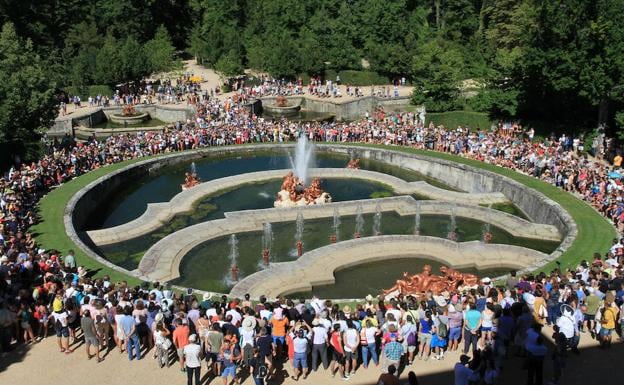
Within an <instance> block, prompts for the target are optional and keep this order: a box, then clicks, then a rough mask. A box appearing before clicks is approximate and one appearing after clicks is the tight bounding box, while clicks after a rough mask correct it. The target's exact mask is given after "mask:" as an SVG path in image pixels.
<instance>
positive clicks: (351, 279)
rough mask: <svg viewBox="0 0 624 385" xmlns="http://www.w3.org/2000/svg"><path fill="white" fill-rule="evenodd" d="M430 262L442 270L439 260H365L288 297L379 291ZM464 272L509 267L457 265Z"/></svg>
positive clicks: (347, 295) (483, 273)
mask: <svg viewBox="0 0 624 385" xmlns="http://www.w3.org/2000/svg"><path fill="white" fill-rule="evenodd" d="M425 264H427V265H431V268H432V269H433V274H438V275H439V274H440V266H442V264H441V263H440V262H438V261H434V260H431V259H427V257H423V258H422V259H406V258H401V257H388V258H387V259H385V260H384V261H378V262H371V263H365V264H362V265H358V266H352V267H349V268H348V269H344V270H338V271H335V272H334V277H335V278H336V282H335V283H334V284H332V285H323V286H314V287H312V291H308V292H299V293H292V294H289V295H288V296H287V297H289V298H295V299H296V298H312V296H313V295H316V296H318V297H319V298H363V297H365V296H366V295H368V294H372V295H373V296H375V295H377V294H380V293H381V291H382V290H383V289H388V288H390V287H392V286H393V285H394V284H395V282H396V280H397V279H399V278H401V277H402V276H403V272H405V271H407V272H408V273H410V274H416V273H420V272H421V271H422V268H423V266H424V265H425ZM458 270H459V271H461V272H462V273H471V274H476V275H477V276H479V277H497V276H500V275H503V274H506V273H508V272H509V271H508V270H491V269H487V270H477V269H474V268H468V269H458Z"/></svg>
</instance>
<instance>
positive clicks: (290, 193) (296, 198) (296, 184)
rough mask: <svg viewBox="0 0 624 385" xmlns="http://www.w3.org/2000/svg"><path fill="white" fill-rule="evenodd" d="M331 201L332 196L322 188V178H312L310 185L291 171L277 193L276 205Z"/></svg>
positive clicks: (311, 203)
mask: <svg viewBox="0 0 624 385" xmlns="http://www.w3.org/2000/svg"><path fill="white" fill-rule="evenodd" d="M329 202H331V196H330V195H329V194H328V193H326V192H325V191H323V189H322V188H321V180H320V179H318V178H314V179H312V182H311V183H310V185H309V186H308V187H305V186H304V184H303V181H302V180H300V179H299V177H297V176H296V175H294V174H293V172H292V171H290V172H289V173H288V174H286V176H285V177H284V181H283V182H282V187H281V188H280V191H279V193H278V194H277V197H276V200H275V207H279V206H303V205H313V204H319V203H329Z"/></svg>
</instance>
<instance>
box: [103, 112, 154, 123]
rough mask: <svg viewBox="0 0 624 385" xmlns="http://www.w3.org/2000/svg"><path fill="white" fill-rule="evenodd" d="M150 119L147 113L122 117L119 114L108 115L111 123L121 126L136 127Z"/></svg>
mask: <svg viewBox="0 0 624 385" xmlns="http://www.w3.org/2000/svg"><path fill="white" fill-rule="evenodd" d="M149 119H150V114H148V113H147V112H142V113H139V114H136V115H130V116H124V115H121V114H109V115H108V120H110V121H111V122H113V123H117V124H123V125H136V124H140V123H143V122H145V121H147V120H149Z"/></svg>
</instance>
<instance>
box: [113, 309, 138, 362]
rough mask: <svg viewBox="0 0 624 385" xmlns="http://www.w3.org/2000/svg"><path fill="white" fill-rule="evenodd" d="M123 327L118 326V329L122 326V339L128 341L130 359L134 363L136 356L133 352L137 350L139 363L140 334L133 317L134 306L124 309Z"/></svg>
mask: <svg viewBox="0 0 624 385" xmlns="http://www.w3.org/2000/svg"><path fill="white" fill-rule="evenodd" d="M120 323H121V325H117V327H119V326H121V331H122V334H121V336H122V339H123V340H125V341H126V351H127V352H128V359H129V360H130V361H132V360H133V359H134V356H133V354H132V350H133V349H135V350H136V359H137V361H138V360H140V359H141V346H140V345H139V334H138V333H137V330H136V323H135V321H134V317H133V316H132V306H130V305H126V307H125V308H124V316H123V318H122V319H121V321H120Z"/></svg>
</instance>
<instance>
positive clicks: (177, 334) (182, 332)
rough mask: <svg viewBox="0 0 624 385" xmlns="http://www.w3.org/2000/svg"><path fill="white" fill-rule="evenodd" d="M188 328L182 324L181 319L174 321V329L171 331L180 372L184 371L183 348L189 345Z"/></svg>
mask: <svg viewBox="0 0 624 385" xmlns="http://www.w3.org/2000/svg"><path fill="white" fill-rule="evenodd" d="M189 334H190V332H189V327H188V326H187V325H185V324H184V321H183V320H182V318H178V319H177V320H176V328H175V330H174V331H173V344H174V345H175V347H176V350H177V352H178V358H179V359H180V370H181V371H183V372H184V371H185V370H186V366H185V365H184V347H185V346H186V345H188V343H189Z"/></svg>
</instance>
